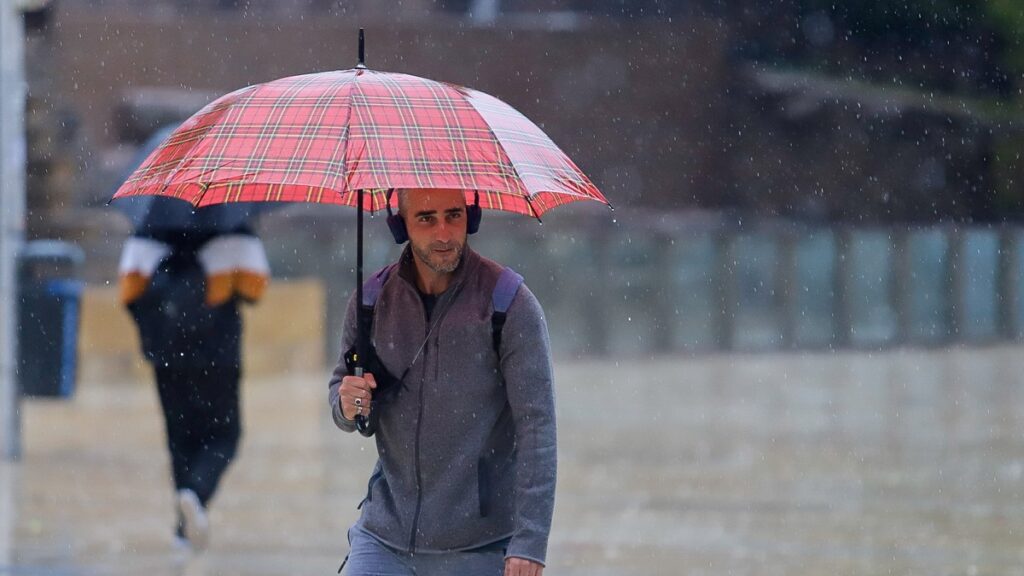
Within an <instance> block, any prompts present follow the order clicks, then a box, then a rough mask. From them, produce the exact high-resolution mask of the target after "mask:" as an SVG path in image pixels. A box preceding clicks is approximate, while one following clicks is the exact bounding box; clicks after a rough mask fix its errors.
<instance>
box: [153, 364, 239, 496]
mask: <svg viewBox="0 0 1024 576" xmlns="http://www.w3.org/2000/svg"><path fill="white" fill-rule="evenodd" d="M240 377H241V373H240V370H239V369H238V368H236V367H232V368H216V369H212V368H180V367H176V368H173V369H171V368H157V369H156V383H157V391H158V392H159V394H160V405H161V407H162V408H163V411H164V421H165V423H166V425H167V447H168V448H169V450H170V453H171V472H172V474H173V476H174V487H175V488H176V489H178V490H181V489H183V488H189V489H191V490H193V491H194V492H195V493H196V495H197V496H199V501H200V502H202V503H203V506H206V505H207V502H209V500H210V499H211V498H212V497H213V494H214V492H215V491H216V490H217V485H218V483H220V478H221V476H222V475H223V474H224V472H225V471H226V470H227V468H228V466H229V465H230V464H231V460H232V459H233V458H234V456H235V452H236V451H237V449H238V441H239V439H240V438H241V436H242V423H241V410H240V408H239V380H240Z"/></svg>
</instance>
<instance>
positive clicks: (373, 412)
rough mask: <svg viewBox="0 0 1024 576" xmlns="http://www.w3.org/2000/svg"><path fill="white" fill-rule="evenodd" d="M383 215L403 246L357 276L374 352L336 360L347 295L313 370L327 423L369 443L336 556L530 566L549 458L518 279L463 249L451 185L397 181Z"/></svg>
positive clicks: (388, 570)
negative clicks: (335, 333) (357, 497)
mask: <svg viewBox="0 0 1024 576" xmlns="http://www.w3.org/2000/svg"><path fill="white" fill-rule="evenodd" d="M388 223H389V226H390V227H391V229H392V233H393V234H394V235H395V240H396V241H398V242H399V243H405V242H406V241H407V242H408V245H407V246H406V247H405V249H404V251H403V252H402V254H401V256H400V257H399V259H398V261H397V262H396V263H395V264H393V265H391V266H389V267H387V268H385V269H384V270H382V271H381V272H379V273H377V274H375V275H374V276H373V277H371V279H370V280H369V281H367V283H366V287H365V288H364V294H363V301H362V304H363V305H364V306H365V307H364V310H365V311H366V312H367V313H369V314H371V316H372V317H371V322H372V339H371V342H372V343H373V344H374V350H375V353H374V354H375V357H376V360H377V361H376V362H374V361H372V360H370V358H363V359H362V360H363V361H364V362H366V361H369V364H368V365H369V366H370V369H369V371H367V372H366V373H365V374H363V375H362V376H357V375H356V373H357V371H356V370H353V369H352V365H353V354H352V352H353V351H354V350H355V349H356V348H355V344H356V339H357V334H358V333H359V329H358V327H357V321H356V306H357V305H358V304H359V303H357V302H356V301H355V297H353V300H351V301H350V302H349V306H348V312H347V317H346V324H345V331H344V337H343V346H342V350H345V351H347V352H348V353H347V354H343V357H342V359H341V360H340V361H339V363H338V366H337V367H336V368H335V370H334V373H333V377H332V378H331V380H330V383H329V402H330V406H331V410H332V414H333V418H334V421H335V423H336V425H337V426H338V428H340V429H341V430H343V431H345V432H353V431H355V430H357V429H360V431H363V432H364V433H369V432H374V433H375V440H376V446H377V452H378V461H377V464H376V466H375V468H374V470H373V472H372V474H371V476H370V479H369V482H368V488H367V493H366V497H365V499H364V500H363V502H362V503H361V504H360V509H361V511H362V512H361V516H360V518H359V519H358V520H357V522H356V523H355V525H353V526H352V527H351V529H350V530H349V543H350V553H349V556H348V557H347V558H346V562H347V565H346V564H345V563H343V566H342V567H343V568H345V569H347V574H349V575H350V576H370V575H383V574H387V575H408V576H412V575H416V576H429V575H435V574H436V575H472V576H480V575H483V576H491V575H494V576H497V575H502V574H504V575H505V576H540V575H541V574H542V572H543V569H544V563H545V556H546V551H547V543H548V535H549V531H550V527H551V517H552V511H553V507H554V492H555V472H556V433H555V408H554V396H553V390H552V369H551V359H550V344H549V339H548V333H547V325H546V322H545V319H544V315H543V311H542V310H541V307H540V305H539V303H538V302H537V299H536V298H535V297H534V295H533V294H532V293H531V292H530V290H529V289H528V288H527V287H526V286H525V285H522V284H521V281H522V279H521V277H519V276H518V275H516V274H514V273H512V272H511V271H510V270H509V269H507V268H504V267H503V266H501V265H499V264H497V263H495V262H493V261H491V260H489V259H487V258H484V257H482V256H480V255H479V254H477V253H476V252H474V251H473V250H472V249H471V248H470V247H469V245H468V243H467V234H470V233H473V232H475V231H476V229H477V228H478V227H479V224H480V207H479V205H478V204H477V203H476V202H474V204H473V205H469V206H467V202H466V197H465V194H464V192H463V191H461V190H442V189H414V190H404V191H399V193H398V214H397V215H392V216H390V217H389V218H388ZM374 370H376V371H377V373H374ZM383 372H386V373H387V374H385V373H383ZM388 375H390V376H388ZM363 419H367V420H363Z"/></svg>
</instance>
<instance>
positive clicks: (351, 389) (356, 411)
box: [338, 372, 377, 420]
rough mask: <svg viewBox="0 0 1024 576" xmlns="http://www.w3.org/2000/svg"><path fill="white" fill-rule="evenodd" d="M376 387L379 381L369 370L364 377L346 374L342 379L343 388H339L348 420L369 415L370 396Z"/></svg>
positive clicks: (342, 405) (340, 400) (342, 406)
mask: <svg viewBox="0 0 1024 576" xmlns="http://www.w3.org/2000/svg"><path fill="white" fill-rule="evenodd" d="M376 387H377V381H376V380H374V379H373V374H370V373H369V372H367V373H366V374H363V376H362V377H359V376H345V377H344V378H343V379H342V380H341V388H339V389H338V401H339V402H341V413H342V415H343V416H345V418H346V419H348V420H355V419H356V416H369V415H370V397H371V396H372V394H373V393H372V390H373V389H374V388H376Z"/></svg>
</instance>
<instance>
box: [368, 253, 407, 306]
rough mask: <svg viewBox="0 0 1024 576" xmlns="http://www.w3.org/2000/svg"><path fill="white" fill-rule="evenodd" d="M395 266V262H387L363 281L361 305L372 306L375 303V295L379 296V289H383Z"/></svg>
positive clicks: (396, 264)
mask: <svg viewBox="0 0 1024 576" xmlns="http://www.w3.org/2000/svg"><path fill="white" fill-rule="evenodd" d="M395 266H398V263H397V262H395V263H393V264H388V265H387V266H385V267H383V268H381V269H380V270H378V271H376V272H374V273H373V275H372V276H370V277H369V278H367V279H366V281H365V282H363V306H366V307H369V308H373V306H374V304H376V303H377V297H379V296H380V291H381V290H383V289H384V283H385V282H387V281H388V277H390V276H391V272H392V270H394V269H395Z"/></svg>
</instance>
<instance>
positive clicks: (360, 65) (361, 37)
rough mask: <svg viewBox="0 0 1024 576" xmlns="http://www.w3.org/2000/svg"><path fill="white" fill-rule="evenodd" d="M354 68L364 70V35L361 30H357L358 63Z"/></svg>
mask: <svg viewBox="0 0 1024 576" xmlns="http://www.w3.org/2000/svg"><path fill="white" fill-rule="evenodd" d="M356 68H360V69H364V68H366V33H365V31H364V30H363V29H362V28H360V29H359V63H358V64H356Z"/></svg>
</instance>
